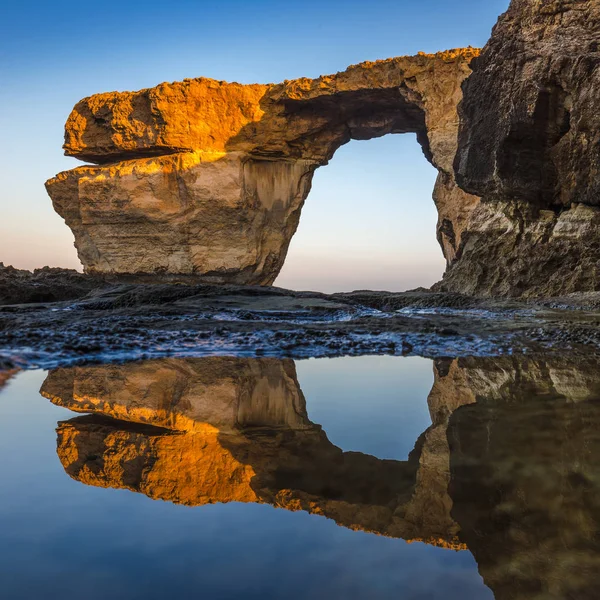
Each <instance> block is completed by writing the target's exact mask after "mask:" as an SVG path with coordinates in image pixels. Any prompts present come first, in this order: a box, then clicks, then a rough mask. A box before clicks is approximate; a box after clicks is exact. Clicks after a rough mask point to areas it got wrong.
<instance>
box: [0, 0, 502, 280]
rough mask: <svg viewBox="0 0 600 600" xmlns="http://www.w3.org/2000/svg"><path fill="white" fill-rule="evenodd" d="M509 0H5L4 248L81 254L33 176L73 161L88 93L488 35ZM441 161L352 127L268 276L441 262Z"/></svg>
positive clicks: (0, 55) (340, 60)
mask: <svg viewBox="0 0 600 600" xmlns="http://www.w3.org/2000/svg"><path fill="white" fill-rule="evenodd" d="M508 3H509V0H454V1H453V2H448V1H447V0H419V1H416V0H393V1H392V0H361V1H359V0H343V1H341V0H340V1H338V0H302V1H291V0H290V1H285V0H256V1H254V2H252V1H250V0H218V1H217V0H212V1H210V2H205V1H204V0H169V1H167V0H161V1H158V0H144V1H140V0H104V1H103V2H81V1H78V2H74V1H72V0H69V1H67V0H54V1H52V0H38V1H27V0H3V2H2V3H1V7H0V132H1V136H2V137H1V139H2V144H0V160H1V164H2V173H1V174H2V177H1V178H0V198H1V201H2V208H3V210H2V220H1V221H0V261H2V262H4V263H5V264H13V265H15V266H17V267H20V268H29V269H31V268H34V267H38V266H43V265H46V264H49V265H51V266H63V267H73V268H81V267H80V264H79V261H78V259H77V255H76V253H75V250H74V248H73V237H72V235H71V233H70V231H69V229H68V228H67V227H66V225H65V224H64V223H63V221H62V219H61V218H60V217H59V216H58V215H56V214H55V213H54V211H53V209H52V205H51V203H50V199H49V198H48V196H47V195H46V192H45V190H44V187H43V183H44V181H45V180H46V179H48V178H49V177H51V176H53V175H54V174H56V173H57V172H59V171H63V170H65V169H70V168H73V167H75V166H77V165H78V164H80V163H78V161H76V160H74V159H70V158H66V157H64V156H63V155H62V149H61V146H62V142H63V125H64V122H65V120H66V118H67V116H68V114H69V112H70V110H71V108H72V107H73V105H74V104H75V103H76V102H77V101H78V100H79V99H80V98H83V97H84V96H89V95H90V94H93V93H96V92H103V91H111V90H135V89H140V88H143V87H149V86H153V85H156V84H157V83H160V82H162V81H175V80H180V79H183V78H186V77H200V76H206V77H213V78H216V79H223V80H227V81H238V82H240V83H253V82H261V83H267V82H279V81H282V80H283V79H292V78H296V77H301V76H307V77H317V76H318V75H321V74H326V73H335V72H337V71H340V70H343V69H345V68H346V67H347V66H348V65H350V64H354V63H358V62H362V61H364V60H375V59H380V58H389V57H392V56H400V55H405V54H415V53H416V52H418V51H420V50H422V51H425V52H435V51H438V50H445V49H448V48H454V47H460V46H468V45H471V46H482V45H483V44H485V42H486V41H487V39H488V37H489V35H490V31H491V28H492V26H493V25H494V23H495V22H496V19H497V17H498V16H499V15H500V13H502V12H503V11H504V10H506V8H507V6H508ZM434 180H435V170H434V169H433V167H431V166H430V165H429V164H428V163H427V161H426V160H425V158H424V157H423V155H422V153H421V150H420V148H419V146H418V144H417V143H416V141H415V139H414V136H409V135H403V136H386V137H384V138H381V139H378V140H371V141H369V142H359V141H353V142H351V143H350V144H348V145H347V146H344V147H343V148H341V149H340V150H339V151H338V152H337V154H336V156H335V157H334V159H333V160H332V161H331V164H330V165H329V166H327V167H324V168H321V169H319V170H318V171H317V173H316V175H315V179H314V185H313V191H312V192H311V195H310V196H309V198H308V200H307V202H306V206H305V209H304V213H303V215H302V219H301V221H300V227H299V229H298V233H297V235H296V237H295V238H294V240H293V241H292V245H291V248H290V253H289V257H288V261H287V263H286V265H285V267H284V270H283V272H282V274H281V276H280V277H279V279H278V281H277V283H278V284H279V285H283V286H286V287H291V288H296V289H301V288H302V289H319V290H323V291H335V290H349V289H356V288H375V289H389V290H402V289H407V288H410V287H414V286H417V285H430V284H431V283H433V282H434V281H436V280H437V279H439V277H440V276H441V273H442V271H443V268H444V261H443V259H442V255H441V251H440V249H439V247H438V246H437V242H436V240H435V221H436V214H435V209H434V206H433V201H432V200H431V191H432V188H433V182H434Z"/></svg>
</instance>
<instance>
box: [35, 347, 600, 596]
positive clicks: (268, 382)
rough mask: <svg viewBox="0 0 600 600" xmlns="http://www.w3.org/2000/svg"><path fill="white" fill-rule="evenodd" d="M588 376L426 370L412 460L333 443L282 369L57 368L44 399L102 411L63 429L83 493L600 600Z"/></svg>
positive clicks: (562, 363)
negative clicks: (302, 518) (467, 568)
mask: <svg viewBox="0 0 600 600" xmlns="http://www.w3.org/2000/svg"><path fill="white" fill-rule="evenodd" d="M399 360H401V359H399ZM599 363H600V361H599V360H598V359H597V358H591V357H590V358H587V359H581V358H577V359H575V358H574V359H572V360H569V359H561V358H552V359H545V360H538V359H535V358H528V357H502V358H477V359H459V360H437V361H436V362H435V383H434V386H433V388H432V390H431V393H430V395H429V399H428V403H429V409H430V413H431V417H432V421H433V425H432V427H430V428H429V429H428V430H427V431H426V432H425V433H424V434H423V435H422V436H421V437H420V438H419V440H418V441H417V443H416V447H415V450H414V451H413V452H412V453H411V455H410V457H409V459H408V461H406V462H401V461H390V460H379V459H377V458H375V457H373V456H368V455H364V454H360V453H356V452H342V450H340V449H339V448H336V447H335V446H334V445H333V444H331V443H330V442H329V440H328V439H327V436H326V435H325V433H324V432H323V431H322V430H321V428H320V427H319V426H318V425H315V424H313V423H311V421H310V420H309V419H308V416H307V414H306V408H305V403H304V398H303V396H302V393H301V391H300V388H299V386H298V382H297V379H296V374H295V369H294V364H293V362H292V361H285V360H284V361H280V360H275V359H224V358H210V359H190V360H161V361H154V362H148V363H140V364H129V365H124V366H104V367H86V368H76V369H65V370H57V371H54V372H53V373H51V374H50V375H49V377H48V379H47V380H46V382H45V384H44V386H43V389H42V392H43V393H44V395H45V396H47V397H50V398H51V399H52V400H53V402H55V403H57V404H60V405H62V406H66V407H68V408H71V409H73V410H77V411H81V412H91V413H96V414H92V415H87V416H83V417H78V418H75V419H71V420H70V421H67V422H64V423H61V424H60V426H59V429H58V453H59V457H60V459H61V462H62V463H63V465H64V467H65V470H66V471H67V473H68V474H69V475H71V476H72V477H73V478H75V479H77V480H79V481H82V482H84V483H87V484H90V485H96V486H106V487H119V488H123V487H124V488H128V489H131V490H134V491H137V492H141V493H144V494H146V495H148V496H149V497H151V498H156V499H163V500H169V501H172V502H178V503H183V504H188V505H201V504H206V503H212V502H230V501H240V502H260V503H268V504H271V505H273V506H277V507H283V508H286V509H288V510H305V511H308V512H311V513H313V514H320V515H324V516H326V517H329V518H332V519H334V520H335V521H336V522H337V523H338V524H340V525H343V526H345V527H349V528H354V529H362V530H366V531H372V532H377V533H381V534H383V535H388V536H394V537H400V538H404V539H408V540H415V539H423V540H425V541H429V542H432V543H437V544H440V545H445V546H450V547H454V548H461V547H462V548H465V547H468V548H469V550H471V551H472V553H473V554H474V556H475V558H476V560H477V562H478V565H479V569H480V572H481V575H482V576H483V578H484V580H485V583H486V584H487V585H488V586H489V587H490V588H491V589H492V590H493V591H494V593H495V595H496V598H497V600H503V599H511V600H512V599H518V600H525V599H527V600H529V599H531V598H536V599H537V598H539V599H542V598H543V599H546V598H552V599H559V598H560V599H561V600H563V599H565V598H577V600H580V599H586V598H595V597H596V590H597V586H598V583H599V575H598V574H599V573H600V468H599V467H598V466H597V464H596V463H595V461H597V457H598V456H600V375H599V373H600V369H599V368H598V367H599V366H600V364H599ZM108 417H111V418H108ZM115 417H117V418H119V419H120V420H116V419H115Z"/></svg>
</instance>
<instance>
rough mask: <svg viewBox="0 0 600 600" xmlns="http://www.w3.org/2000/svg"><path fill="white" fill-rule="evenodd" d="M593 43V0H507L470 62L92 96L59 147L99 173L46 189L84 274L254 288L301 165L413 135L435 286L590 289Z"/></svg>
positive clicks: (290, 206) (282, 229) (517, 293)
mask: <svg viewBox="0 0 600 600" xmlns="http://www.w3.org/2000/svg"><path fill="white" fill-rule="evenodd" d="M599 39H600V6H599V5H598V2H597V1H596V0H547V1H540V0H513V1H512V3H511V5H510V8H509V10H508V11H507V12H506V14H504V15H503V16H502V17H501V18H500V20H499V22H498V24H497V26H496V27H495V29H494V32H493V35H492V38H491V40H490V42H489V43H488V44H487V46H486V47H485V49H484V51H483V53H482V55H481V56H479V57H478V55H479V52H478V51H476V50H473V49H466V50H455V51H449V52H442V53H438V54H435V55H425V54H420V55H418V56H414V57H402V58H394V59H390V60H385V61H378V62H375V63H363V64H360V65H356V66H353V67H350V68H349V69H347V70H346V71H344V72H343V73H338V74H337V75H331V76H323V77H320V78H318V79H315V80H312V79H298V80H295V81H286V82H284V83H282V84H279V85H239V84H229V83H223V82H218V81H213V80H209V79H191V80H185V81H183V82H181V83H173V84H166V83H165V84H161V85H159V86H157V87H155V88H152V89H147V90H142V91H140V92H134V93H108V94H98V95H95V96H91V97H90V98H86V99H84V100H82V101H81V102H80V103H79V104H77V106H76V107H75V109H74V110H73V112H72V113H71V116H70V117H69V119H68V121H67V125H66V135H65V146H64V148H65V151H66V153H67V154H68V155H69V156H75V157H77V158H80V159H82V160H86V161H90V162H93V163H97V164H98V165H99V166H88V167H80V168H78V169H74V170H72V171H68V172H66V173H61V174H59V175H58V176H57V177H55V178H54V179H51V180H50V181H48V182H47V189H48V192H49V193H50V195H51V197H52V201H53V203H54V207H55V209H56V210H57V212H58V213H59V214H60V215H62V216H63V217H64V219H65V221H66V222H67V224H68V225H69V227H71V229H72V230H73V233H74V234H75V240H76V246H77V249H78V251H79V256H80V259H81V261H82V263H83V264H84V266H85V268H86V271H87V272H89V273H102V274H109V275H113V276H114V275H135V276H140V275H143V274H146V275H151V276H152V277H154V278H157V277H158V276H159V275H164V274H168V275H171V276H177V277H181V276H194V277H199V278H201V279H203V280H207V281H212V282H217V283H223V282H230V283H237V284H259V285H265V284H270V283H272V282H273V280H274V279H275V277H276V276H277V274H278V273H279V270H280V269H281V267H282V265H283V261H284V259H285V256H286V252H287V248H288V245H289V243H290V239H291V237H292V236H293V234H294V232H295V231H296V228H297V226H298V221H299V218H300V212H301V209H302V206H303V203H304V201H305V199H306V197H307V195H308V193H309V190H310V185H311V179H312V175H313V172H314V170H315V169H316V168H317V167H319V166H322V165H325V164H327V162H328V161H329V160H330V159H331V158H332V157H333V155H334V153H335V151H336V150H337V148H339V147H340V146H341V145H342V144H345V143H346V142H348V141H350V140H351V139H369V138H373V137H378V136H382V135H385V134H388V133H404V132H413V133H416V134H417V139H418V140H419V143H420V144H421V146H422V149H423V152H424V154H425V156H426V157H427V159H428V160H429V161H430V162H431V163H432V164H433V165H434V166H435V167H437V169H438V171H439V176H438V179H437V182H436V185H435V190H434V200H435V203H436V206H437V209H438V215H439V220H438V226H437V236H438V240H439V242H440V245H441V247H442V250H443V253H444V256H445V257H446V259H447V264H448V270H447V272H446V274H445V276H444V280H443V281H442V282H440V283H439V284H437V286H436V288H435V289H436V290H439V291H450V292H460V293H463V294H472V295H478V296H488V297H489V296H513V297H526V298H529V297H536V296H553V295H554V296H556V295H562V294H565V293H570V292H579V291H597V290H599V289H600V267H599V264H598V251H599V249H600V238H599V237H598V233H597V231H598V225H599V224H600V183H599V182H600V158H599V157H600V117H599V116H598V115H599V114H600V113H599V111H598V110H597V104H598V102H597V97H598V92H599V91H600V68H599V65H600V50H599V43H600V42H599V41H598V40H599ZM473 58H475V60H473V61H472V59H473ZM471 61H472V64H471ZM471 66H472V68H473V69H474V72H473V75H472V76H470V77H469V75H470V73H471V70H470V68H471ZM463 83H464V87H463V88H462V89H461V84H463ZM463 93H464V99H463ZM459 103H460V112H458V109H457V105H459ZM459 115H460V135H459V134H458V130H459Z"/></svg>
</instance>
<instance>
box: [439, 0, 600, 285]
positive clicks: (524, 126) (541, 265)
mask: <svg viewBox="0 0 600 600" xmlns="http://www.w3.org/2000/svg"><path fill="white" fill-rule="evenodd" d="M599 40H600V5H599V4H598V2H597V1H596V0H552V1H547V2H541V1H540V0H513V1H512V2H511V5H510V8H509V9H508V11H507V12H506V13H505V14H504V15H503V16H502V17H501V18H500V21H499V22H498V24H497V26H496V27H495V29H494V32H493V35H492V38H491V40H490V41H489V43H488V44H487V46H486V47H485V48H484V50H483V52H482V54H481V56H480V57H479V58H477V59H475V60H474V61H473V64H472V67H473V74H472V75H471V76H470V77H469V78H468V80H467V81H465V83H464V86H463V92H464V98H463V101H462V103H461V106H460V109H459V111H460V116H461V126H460V134H459V148H458V153H457V156H456V161H455V170H456V177H457V181H458V184H459V185H460V187H461V188H462V189H464V190H466V191H467V192H469V193H471V194H475V195H477V196H480V197H482V199H483V202H482V203H481V204H480V205H479V206H478V207H476V209H475V211H474V214H473V215H472V217H471V219H470V222H469V224H468V235H465V236H463V238H462V243H461V246H460V248H459V250H458V253H459V256H460V260H458V261H456V263H455V264H454V265H452V266H451V268H450V269H449V271H448V273H447V274H446V276H445V279H444V282H443V284H442V285H441V286H440V289H444V290H449V291H461V292H463V293H477V294H479V295H488V296H491V295H510V296H525V297H531V296H548V295H558V294H561V293H569V292H580V291H596V290H598V289H600V268H599V267H600V265H599V253H598V250H599V248H600V237H599V235H598V223H599V222H600V208H599V206H600V112H599V111H598V94H599V93H600V46H599Z"/></svg>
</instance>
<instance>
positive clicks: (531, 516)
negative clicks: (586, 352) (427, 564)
mask: <svg viewBox="0 0 600 600" xmlns="http://www.w3.org/2000/svg"><path fill="white" fill-rule="evenodd" d="M599 366H600V361H598V359H597V358H589V359H586V360H584V359H581V358H578V359H573V360H564V359H553V360H535V359H527V358H523V357H520V358H500V359H498V358H495V359H460V360H456V361H452V362H444V361H436V382H435V384H434V388H433V390H432V393H431V395H430V406H431V405H432V404H433V405H434V406H438V407H439V409H440V410H443V409H444V407H449V408H450V409H452V406H453V403H454V402H455V401H456V400H458V399H460V398H463V399H464V398H465V397H466V396H468V397H470V398H472V400H473V401H476V402H475V403H472V404H468V405H467V406H463V407H462V408H460V409H459V410H456V411H455V412H454V413H453V414H452V415H451V416H450V419H449V426H448V433H447V437H448V442H449V447H450V464H451V483H450V487H449V493H450V496H451V498H452V501H453V508H452V517H453V518H454V519H455V520H456V522H457V523H458V524H459V526H460V534H459V537H460V539H461V541H462V542H464V543H466V544H467V546H468V547H469V549H470V550H471V551H472V552H473V554H474V556H475V559H476V560H477V563H478V565H479V570H480V573H481V575H482V576H483V578H484V581H485V583H486V584H487V585H488V586H489V587H490V588H491V589H492V590H493V591H494V593H495V596H496V599H497V600H504V599H511V600H513V599H519V600H525V599H527V600H529V599H532V598H536V599H537V598H539V599H542V598H543V599H546V598H552V599H561V600H563V599H566V598H574V599H575V598H576V599H577V600H582V599H587V598H590V599H591V598H597V597H598V595H597V594H598V589H599V585H600V467H599V466H598V457H599V456H600V370H599V368H598V367H599Z"/></svg>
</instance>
